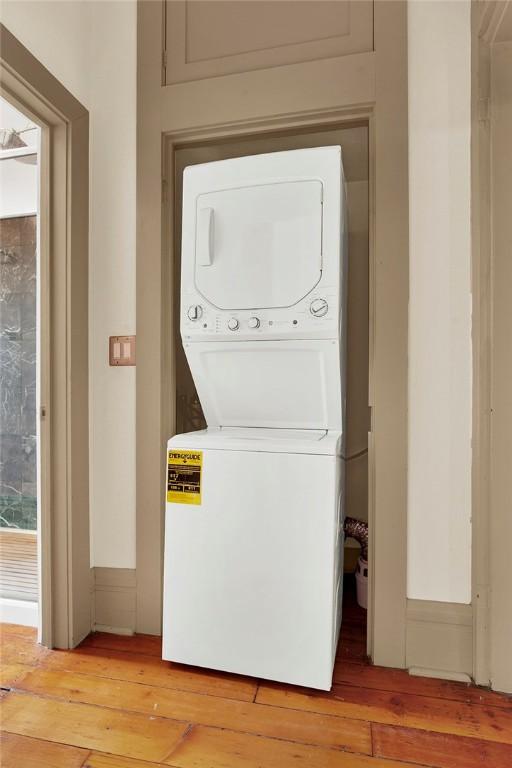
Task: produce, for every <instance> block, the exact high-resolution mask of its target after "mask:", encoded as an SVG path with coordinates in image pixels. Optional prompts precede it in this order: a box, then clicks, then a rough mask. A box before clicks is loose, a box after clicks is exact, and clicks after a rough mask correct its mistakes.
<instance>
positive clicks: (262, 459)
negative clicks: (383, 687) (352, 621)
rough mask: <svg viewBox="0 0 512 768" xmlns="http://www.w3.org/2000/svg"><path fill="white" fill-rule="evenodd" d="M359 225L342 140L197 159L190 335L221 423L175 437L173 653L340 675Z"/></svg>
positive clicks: (304, 681)
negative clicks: (351, 271)
mask: <svg viewBox="0 0 512 768" xmlns="http://www.w3.org/2000/svg"><path fill="white" fill-rule="evenodd" d="M345 235H346V207H345V197H344V180H343V168H342V162H341V149H340V147H323V148H318V149H304V150H296V151H290V152H277V153H272V154H268V155H255V156H250V157H242V158H237V159H233V160H225V161H220V162H215V163H207V164H204V165H196V166H191V167H189V168H187V169H186V170H185V174H184V184H183V240H182V276H181V335H182V340H183V346H184V349H185V353H186V355H187V359H188V362H189V365H190V369H191V372H192V376H193V378H194V382H195V385H196V388H197V392H198V396H199V399H200V401H201V405H202V407H203V411H204V416H205V419H206V423H207V425H208V427H207V429H206V430H202V431H199V432H191V433H188V434H184V435H177V436H175V437H173V438H171V439H170V440H169V442H168V452H167V488H166V494H167V504H166V520H165V567H164V628H163V657H164V659H169V660H171V661H176V662H182V663H185V664H193V665H197V666H201V667H209V668H212V669H219V670H226V671H229V672H236V673H240V674H247V675H254V676H255V677H260V678H266V679H270V680H278V681H282V682H287V683H294V684H297V685H304V686H311V687H314V688H321V689H329V688H330V687H331V682H332V670H333V665H334V658H335V653H336V646H337V641H338V635H339V629H340V622H341V600H342V578H343V562H342V558H343V499H344V462H343V459H342V456H343V449H344V431H345V351H344V350H345V341H344V340H345V316H346V311H345V310H346V300H345V287H346V236H345Z"/></svg>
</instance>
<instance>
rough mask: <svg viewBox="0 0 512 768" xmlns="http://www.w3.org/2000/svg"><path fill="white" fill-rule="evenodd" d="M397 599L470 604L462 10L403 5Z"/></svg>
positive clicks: (466, 48) (465, 18)
mask: <svg viewBox="0 0 512 768" xmlns="http://www.w3.org/2000/svg"><path fill="white" fill-rule="evenodd" d="M408 25H409V43H408V48H409V163H410V165H409V181H410V208H409V218H410V299H409V300H410V307H409V323H410V328H409V456H408V459H409V487H408V573H407V594H408V597H409V598H415V599H422V600H433V601H447V602H460V603H468V602H470V600H471V398H472V361H471V282H470V259H471V242H470V85H471V83H470V39H471V38H470V3H469V2H466V1H464V2H443V3H439V2H410V3H409V18H408Z"/></svg>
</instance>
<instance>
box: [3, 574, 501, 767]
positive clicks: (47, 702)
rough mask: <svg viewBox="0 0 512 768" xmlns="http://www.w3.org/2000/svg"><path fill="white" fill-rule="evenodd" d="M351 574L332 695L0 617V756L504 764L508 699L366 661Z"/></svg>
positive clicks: (154, 649) (137, 762)
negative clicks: (66, 636) (39, 634)
mask: <svg viewBox="0 0 512 768" xmlns="http://www.w3.org/2000/svg"><path fill="white" fill-rule="evenodd" d="M352 586H353V585H351V584H350V582H349V583H348V584H347V588H346V590H345V591H346V594H347V599H346V603H345V606H344V621H343V628H342V632H343V634H342V637H341V640H340V645H339V650H338V657H337V661H336V667H335V673H334V685H333V689H332V691H331V692H330V693H322V692H318V691H312V690H308V689H300V688H294V687H292V686H285V685H278V684H275V683H268V682H263V681H258V680H255V679H252V678H245V677H241V676H237V675H227V674H221V673H215V672H211V671H208V670H200V669H194V668H192V667H185V666H183V665H178V664H169V663H168V662H163V661H161V658H160V655H161V644H160V638H155V637H149V636H140V635H139V636H135V637H124V636H123V637H121V636H116V635H107V634H103V633H96V634H94V635H91V636H90V637H88V638H87V639H86V640H85V641H84V643H82V645H81V646H80V648H78V649H76V650H75V651H48V650H47V649H44V648H41V647H40V646H38V645H37V644H36V642H35V633H34V631H33V630H32V629H29V628H26V627H20V626H15V625H9V624H6V625H3V626H2V627H1V644H0V659H1V665H0V687H1V689H2V690H1V691H0V707H1V728H2V733H1V736H0V764H1V766H2V768H164V766H165V767H166V768H169V767H171V768H412V767H413V766H416V767H417V766H428V768H477V766H486V767H487V768H510V766H512V699H511V698H510V697H507V696H504V695H501V694H497V693H493V692H491V691H488V690H485V689H481V688H476V687H474V686H466V685H463V684H461V683H452V682H448V681H443V680H432V679H426V678H416V677H410V676H409V675H408V674H407V673H406V672H404V671H401V670H388V669H383V668H379V667H372V666H370V665H369V664H368V663H367V660H366V658H365V613H364V611H361V610H360V609H359V608H358V607H357V605H356V604H355V600H354V598H353V591H352Z"/></svg>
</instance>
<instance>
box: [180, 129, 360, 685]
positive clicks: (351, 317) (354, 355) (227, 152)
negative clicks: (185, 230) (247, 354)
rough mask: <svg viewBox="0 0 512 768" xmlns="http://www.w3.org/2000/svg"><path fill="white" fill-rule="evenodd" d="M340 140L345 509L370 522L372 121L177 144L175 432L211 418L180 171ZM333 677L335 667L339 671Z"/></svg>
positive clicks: (356, 647) (349, 613)
mask: <svg viewBox="0 0 512 768" xmlns="http://www.w3.org/2000/svg"><path fill="white" fill-rule="evenodd" d="M330 145H339V146H341V148H342V160H343V166H344V172H345V180H346V191H347V204H348V236H349V237H348V308H347V309H348V311H347V425H346V428H347V435H346V456H345V459H346V497H345V514H346V516H349V517H351V518H355V519H356V520H361V521H363V522H365V523H368V518H369V515H368V432H369V407H368V406H369V353H370V339H369V334H370V324H369V253H370V248H369V242H370V241H369V219H370V216H369V200H370V195H369V126H368V124H367V123H366V122H365V123H350V124H347V125H343V126H338V127H329V128H325V129H311V130H303V131H301V132H291V131H290V132H281V133H279V134H278V133H272V134H266V135H265V136H247V137H242V138H239V137H237V138H230V139H226V140H216V141H212V142H208V143H204V144H200V143H194V144H189V145H187V144H181V145H179V146H175V149H174V153H173V165H174V196H173V199H174V211H173V219H174V228H173V234H174V243H173V250H174V262H173V275H172V285H173V304H172V306H173V322H172V326H173V329H174V337H173V352H174V370H175V372H176V373H175V376H176V378H175V381H176V390H175V402H174V403H173V404H172V410H174V412H175V415H176V421H175V423H176V433H177V434H181V433H184V432H191V431H196V430H200V429H204V428H205V426H206V422H205V419H204V414H203V411H202V408H201V403H200V401H199V398H198V395H197V392H196V389H195V385H194V381H193V378H192V375H191V373H190V369H189V366H188V363H187V359H186V357H185V353H184V351H183V346H182V343H181V336H180V320H179V319H180V275H181V215H182V193H183V171H184V169H185V167H187V166H188V165H195V164H198V163H207V162H212V161H215V160H224V159H228V158H233V157H240V156H244V155H257V154H262V153H268V152H279V151H286V150H292V149H302V148H309V147H321V146H330ZM359 553H360V546H359V544H358V543H357V542H356V541H355V540H354V539H347V540H346V542H345V558H344V563H345V566H344V568H345V577H344V608H343V618H342V632H341V641H340V646H339V650H338V653H339V654H341V655H342V656H343V657H344V658H345V659H346V658H352V659H354V658H358V659H359V658H361V657H364V656H366V654H367V647H368V645H367V638H366V627H367V622H366V610H365V609H363V608H361V607H360V606H359V605H358V604H357V600H356V579H355V570H356V565H357V559H358V556H359ZM335 679H336V672H335Z"/></svg>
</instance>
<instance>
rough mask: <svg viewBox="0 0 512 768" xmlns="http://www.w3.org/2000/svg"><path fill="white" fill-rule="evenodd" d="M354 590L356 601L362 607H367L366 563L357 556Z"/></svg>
mask: <svg viewBox="0 0 512 768" xmlns="http://www.w3.org/2000/svg"><path fill="white" fill-rule="evenodd" d="M356 590H357V603H358V605H360V606H361V608H364V609H365V610H367V609H368V563H367V561H366V560H363V558H362V557H358V558H357V566H356Z"/></svg>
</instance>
